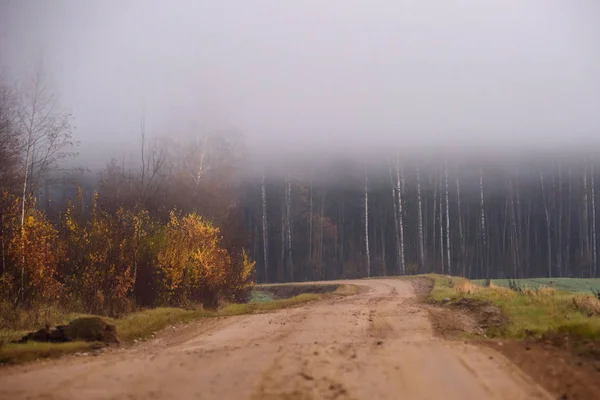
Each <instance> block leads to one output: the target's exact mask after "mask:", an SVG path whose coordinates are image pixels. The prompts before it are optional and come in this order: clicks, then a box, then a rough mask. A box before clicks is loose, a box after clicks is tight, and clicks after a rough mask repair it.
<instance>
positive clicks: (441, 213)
mask: <svg viewBox="0 0 600 400" xmlns="http://www.w3.org/2000/svg"><path fill="white" fill-rule="evenodd" d="M438 172H439V173H438V183H439V186H440V188H439V190H438V193H439V202H440V206H439V208H438V225H439V228H440V260H441V263H442V274H445V273H446V265H445V262H444V202H443V200H442V173H441V171H438Z"/></svg>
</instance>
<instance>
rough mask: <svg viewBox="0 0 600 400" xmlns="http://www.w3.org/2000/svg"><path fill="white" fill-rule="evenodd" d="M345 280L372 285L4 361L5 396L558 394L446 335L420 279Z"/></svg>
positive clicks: (0, 385) (499, 356)
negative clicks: (78, 353)
mask: <svg viewBox="0 0 600 400" xmlns="http://www.w3.org/2000/svg"><path fill="white" fill-rule="evenodd" d="M340 283H351V284H355V285H360V286H363V287H364V288H365V290H364V291H359V293H358V294H356V295H352V296H345V297H337V296H336V297H328V298H326V299H325V300H322V301H317V302H313V303H309V304H306V305H303V306H300V307H296V308H291V309H284V310H279V311H276V312H273V313H268V314H254V315H244V316H236V317H228V318H220V319H206V320H202V321H198V322H194V323H190V324H187V325H183V326H178V327H172V328H169V329H167V330H165V331H163V332H162V333H161V334H159V335H158V336H157V337H156V339H153V340H151V341H148V342H143V343H140V344H138V345H135V346H133V347H130V348H122V349H113V350H110V351H107V352H106V353H104V354H102V355H99V356H97V357H92V356H90V357H73V356H70V357H65V358H63V359H59V360H53V361H46V362H40V363H34V364H29V365H22V366H13V367H6V368H2V369H0V398H2V399H15V400H18V399H123V398H126V399H174V398H177V399H199V398H202V399H219V400H220V399H267V400H268V399H338V400H341V399H369V400H370V399H399V398H402V399H442V398H443V399H447V400H451V399H510V400H515V399H551V398H554V397H555V396H552V395H551V394H549V392H548V391H546V390H545V389H544V388H542V387H541V386H540V385H538V384H537V383H536V382H535V381H534V380H533V379H531V378H530V377H529V376H528V375H527V374H525V373H523V371H522V370H521V369H520V368H519V367H517V366H515V364H513V363H512V362H510V361H509V359H508V358H507V357H505V356H504V355H503V349H501V351H497V350H495V349H494V348H492V347H490V346H488V345H481V344H479V343H474V342H471V341H464V340H460V341H459V340H447V339H444V338H443V337H440V336H439V335H437V334H436V330H435V328H434V326H433V325H432V323H431V320H430V317H429V312H428V309H426V308H424V306H422V305H421V304H420V302H419V301H418V299H417V297H416V293H417V292H418V291H417V292H416V291H415V289H413V286H412V285H411V283H410V282H409V281H406V280H399V279H375V280H358V281H346V282H340ZM427 307H428V306H427ZM451 313H452V312H451ZM592 398H594V397H592Z"/></svg>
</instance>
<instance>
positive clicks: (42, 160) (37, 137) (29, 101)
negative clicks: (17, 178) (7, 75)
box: [16, 61, 76, 296]
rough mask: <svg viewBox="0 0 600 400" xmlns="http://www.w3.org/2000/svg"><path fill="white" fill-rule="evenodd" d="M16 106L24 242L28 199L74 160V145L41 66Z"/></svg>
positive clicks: (68, 123) (66, 115)
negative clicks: (42, 184)
mask: <svg viewBox="0 0 600 400" xmlns="http://www.w3.org/2000/svg"><path fill="white" fill-rule="evenodd" d="M18 97H19V102H18V105H17V117H16V124H17V126H16V129H17V131H18V133H19V136H20V141H21V149H22V153H23V158H22V160H23V162H22V171H23V173H22V176H23V179H22V186H21V188H22V190H21V218H20V226H21V237H22V238H25V234H26V232H25V214H26V208H27V199H28V197H29V195H30V194H32V193H34V192H35V191H36V190H37V189H38V187H39V185H40V181H41V180H42V179H47V178H48V173H49V172H50V171H52V170H56V169H57V168H59V166H60V163H61V162H62V161H64V160H65V159H67V158H68V157H70V156H74V155H75V154H76V153H74V152H73V148H74V147H75V145H76V143H75V142H74V141H73V139H72V126H71V115H70V114H69V113H68V112H65V111H64V110H62V109H61V107H60V105H59V102H58V96H57V94H56V93H55V92H53V91H52V90H51V88H50V85H49V82H48V77H47V76H46V75H45V71H44V68H43V64H42V62H41V61H40V62H38V63H37V65H36V66H35V69H34V70H33V73H32V74H31V76H30V77H29V78H28V79H27V80H26V81H25V85H24V86H23V87H22V88H21V89H20V93H19V96H18ZM25 258H26V255H25V251H24V247H23V255H22V266H21V296H23V295H24V283H25V281H24V279H25Z"/></svg>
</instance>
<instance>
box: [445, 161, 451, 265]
mask: <svg viewBox="0 0 600 400" xmlns="http://www.w3.org/2000/svg"><path fill="white" fill-rule="evenodd" d="M444 172H445V175H446V256H447V259H448V275H452V261H451V257H450V256H451V248H450V247H451V240H450V202H449V200H448V197H449V196H448V161H447V160H445V161H444Z"/></svg>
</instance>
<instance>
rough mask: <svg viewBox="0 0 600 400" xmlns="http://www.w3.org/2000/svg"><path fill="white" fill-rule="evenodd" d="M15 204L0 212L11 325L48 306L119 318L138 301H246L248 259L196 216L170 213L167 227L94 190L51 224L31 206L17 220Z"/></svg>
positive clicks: (0, 297) (2, 289) (1, 276)
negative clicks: (104, 202) (111, 206)
mask: <svg viewBox="0 0 600 400" xmlns="http://www.w3.org/2000/svg"><path fill="white" fill-rule="evenodd" d="M18 200H19V199H18V198H13V199H12V201H11V202H6V201H3V204H9V205H10V206H4V207H2V209H1V210H0V228H1V229H0V239H1V245H2V246H1V247H0V251H1V252H2V254H1V256H2V269H1V270H0V305H2V307H3V308H2V311H3V316H6V317H7V318H8V317H10V318H8V319H10V320H11V321H12V322H10V321H9V322H8V323H9V324H11V325H13V326H17V325H22V324H21V323H20V320H21V319H22V318H21V317H22V316H23V315H28V316H29V318H30V319H34V320H36V321H41V320H43V319H46V316H45V314H44V312H45V311H44V307H47V306H52V307H56V308H61V309H68V310H71V311H75V312H84V313H93V314H103V315H109V316H112V317H118V316H121V315H124V314H127V313H130V312H132V311H135V310H136V309H137V308H138V306H140V305H141V306H144V307H148V306H151V307H156V306H161V305H178V306H185V305H193V304H196V305H197V304H204V305H207V306H210V307H215V306H217V305H218V304H219V301H220V300H222V299H224V300H227V301H245V300H246V299H247V294H248V292H249V290H250V289H251V288H252V285H253V282H254V276H255V270H254V267H255V263H254V262H253V261H252V260H250V258H249V257H248V255H247V253H246V252H245V251H244V250H243V248H242V247H241V246H237V247H234V248H232V249H231V250H227V249H226V248H225V247H224V246H223V243H222V236H221V234H220V230H219V228H218V227H217V226H215V225H214V224H212V223H211V222H210V221H208V220H207V219H205V218H203V217H202V216H200V215H198V214H196V213H190V214H180V213H177V212H171V214H170V219H169V221H168V223H166V224H165V223H161V222H160V221H158V220H156V219H154V218H152V217H151V216H150V214H149V212H148V211H147V210H145V209H143V208H141V207H137V206H136V207H132V208H124V207H121V208H118V209H117V210H116V211H113V212H108V211H107V210H104V209H102V208H101V207H100V206H99V205H98V204H99V203H98V195H97V194H95V195H94V197H93V201H92V203H91V204H90V206H89V207H88V209H83V208H82V206H81V204H82V201H81V191H79V192H78V198H77V199H76V201H73V202H70V203H68V205H67V206H66V208H65V209H64V211H63V212H62V213H61V214H60V216H59V218H58V222H57V223H56V224H55V225H53V224H52V223H51V222H50V221H49V220H48V218H47V217H46V215H45V214H44V212H43V211H41V210H40V209H38V208H36V207H35V205H34V204H33V203H31V202H30V203H28V204H27V207H26V212H25V218H24V220H23V224H21V215H20V210H21V203H20V202H19V201H18ZM11 307H12V308H13V309H15V310H16V311H15V312H14V313H8V312H6V313H4V311H6V310H8V309H10V308H11ZM15 307H18V309H17V308H15ZM13 314H14V315H13Z"/></svg>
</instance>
